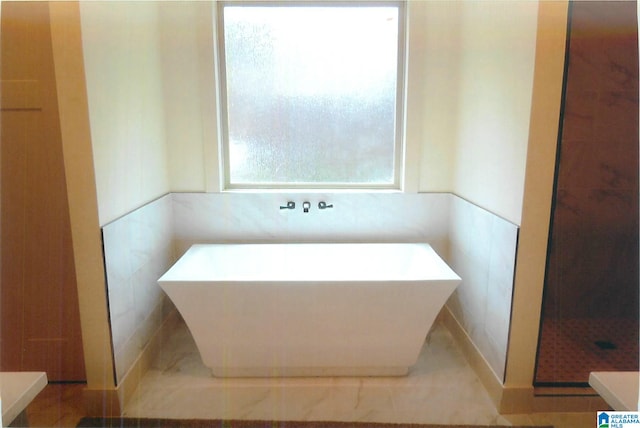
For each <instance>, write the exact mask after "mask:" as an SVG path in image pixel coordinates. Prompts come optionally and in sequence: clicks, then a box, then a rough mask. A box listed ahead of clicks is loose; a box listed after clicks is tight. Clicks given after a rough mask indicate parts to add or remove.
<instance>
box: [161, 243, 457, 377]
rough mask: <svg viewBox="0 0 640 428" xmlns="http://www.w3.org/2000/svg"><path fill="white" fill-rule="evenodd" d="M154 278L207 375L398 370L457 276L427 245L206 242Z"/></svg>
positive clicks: (412, 356)
mask: <svg viewBox="0 0 640 428" xmlns="http://www.w3.org/2000/svg"><path fill="white" fill-rule="evenodd" d="M158 282H159V284H160V285H161V287H162V288H163V289H164V291H165V292H166V293H167V294H168V296H169V298H170V299H171V300H172V301H173V303H174V304H175V306H176V307H177V308H178V311H179V312H180V313H181V315H182V317H183V318H184V320H185V322H186V324H187V327H188V328H189V330H190V331H191V334H192V335H193V338H194V340H195V342H196V345H197V347H198V350H199V351H200V355H201V357H202V360H203V362H204V364H205V365H206V366H208V367H210V368H211V369H212V371H213V375H214V376H220V377H248V376H255V377H267V376H401V375H405V374H407V372H408V369H409V367H410V366H412V365H413V364H415V362H416V360H417V358H418V354H419V352H420V349H421V347H422V345H423V343H424V340H425V338H426V335H427V333H428V332H429V329H430V328H431V326H432V324H433V322H434V320H435V318H436V316H437V315H438V312H439V311H440V309H441V308H442V307H443V306H444V304H445V302H446V301H447V299H448V298H449V296H450V295H451V293H452V292H453V291H454V289H455V288H456V286H457V285H458V283H459V282H460V278H459V277H458V276H457V275H456V274H455V273H454V272H453V271H452V270H451V269H450V268H449V267H448V266H447V265H446V263H445V262H444V261H443V260H442V259H441V258H440V257H439V256H438V255H437V254H436V252H435V251H434V250H433V249H432V248H431V246H429V245H428V244H207V245H194V246H192V247H191V248H190V249H189V250H188V251H187V252H186V253H185V254H184V255H183V256H182V257H181V258H180V260H178V262H176V264H175V265H174V266H173V267H171V269H169V271H167V272H166V273H165V274H164V275H163V276H162V277H161V278H160V279H159V281H158Z"/></svg>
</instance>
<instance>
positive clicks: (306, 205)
mask: <svg viewBox="0 0 640 428" xmlns="http://www.w3.org/2000/svg"><path fill="white" fill-rule="evenodd" d="M309 208H311V202H309V201H304V202H303V203H302V211H304V212H306V213H308V212H309Z"/></svg>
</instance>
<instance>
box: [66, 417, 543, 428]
mask: <svg viewBox="0 0 640 428" xmlns="http://www.w3.org/2000/svg"><path fill="white" fill-rule="evenodd" d="M77 427H82V428H96V427H105V428H116V427H119V428H404V427H406V428H490V426H489V425H431V424H426V425H425V424H393V423H374V422H329V421H239V420H233V421H228V420H226V421H223V420H207V419H139V418H89V417H86V418H82V419H81V420H80V422H79V423H78V425H77ZM512 428H517V427H512ZM520 428H525V427H520ZM526 428H553V427H552V426H545V427H531V426H528V427H526Z"/></svg>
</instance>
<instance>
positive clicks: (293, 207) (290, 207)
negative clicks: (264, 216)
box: [280, 201, 296, 210]
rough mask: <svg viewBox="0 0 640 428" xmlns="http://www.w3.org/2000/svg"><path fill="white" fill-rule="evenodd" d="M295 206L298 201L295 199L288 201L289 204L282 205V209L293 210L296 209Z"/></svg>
mask: <svg viewBox="0 0 640 428" xmlns="http://www.w3.org/2000/svg"><path fill="white" fill-rule="evenodd" d="M295 207H296V203H295V202H293V201H289V202H287V205H285V206H282V205H280V209H281V210H293V209H295Z"/></svg>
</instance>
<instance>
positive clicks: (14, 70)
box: [0, 2, 85, 381]
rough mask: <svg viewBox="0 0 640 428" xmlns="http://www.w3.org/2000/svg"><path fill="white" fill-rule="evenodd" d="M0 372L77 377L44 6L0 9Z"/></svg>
mask: <svg viewBox="0 0 640 428" xmlns="http://www.w3.org/2000/svg"><path fill="white" fill-rule="evenodd" d="M1 29H2V34H1V39H2V46H1V54H2V58H1V64H2V69H1V78H2V87H3V88H5V87H7V88H9V90H8V91H6V92H4V91H3V97H2V114H1V116H2V119H1V125H2V130H1V132H0V135H1V138H2V141H1V150H2V153H1V156H0V158H1V160H2V167H1V173H2V177H1V182H2V187H1V194H2V196H1V197H2V204H1V207H2V213H1V214H2V251H1V254H2V282H1V295H0V297H1V303H0V305H1V306H0V311H1V312H0V319H1V320H2V321H1V327H0V328H1V331H0V334H1V337H2V343H1V347H2V350H1V354H0V358H1V359H0V367H1V369H2V370H38V371H46V372H47V375H48V378H49V379H50V380H64V381H75V380H84V379H85V373H84V359H83V353H82V339H81V334H80V333H81V332H80V321H79V308H78V297H77V289H76V280H75V266H74V259H73V247H72V243H71V232H70V220H69V207H68V201H67V192H66V181H65V171H64V161H63V156H62V141H61V136H60V125H59V115H58V110H57V94H56V86H55V73H54V69H53V56H52V49H51V37H50V30H49V15H48V6H47V4H46V3H45V2H11V3H6V2H5V3H3V4H2V26H1Z"/></svg>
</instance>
